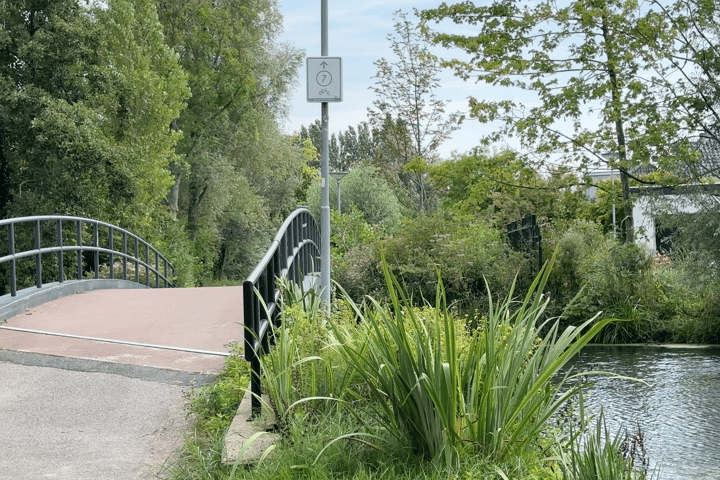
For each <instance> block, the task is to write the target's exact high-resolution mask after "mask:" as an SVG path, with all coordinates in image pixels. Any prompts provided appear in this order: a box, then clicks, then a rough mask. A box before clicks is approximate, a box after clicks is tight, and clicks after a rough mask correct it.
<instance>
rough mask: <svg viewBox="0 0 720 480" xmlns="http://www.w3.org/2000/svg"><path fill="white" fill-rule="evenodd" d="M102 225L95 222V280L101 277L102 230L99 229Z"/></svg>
mask: <svg viewBox="0 0 720 480" xmlns="http://www.w3.org/2000/svg"><path fill="white" fill-rule="evenodd" d="M99 228H100V226H99V225H98V223H97V222H93V247H95V252H94V253H95V255H94V258H95V280H97V279H98V278H100V252H99V251H98V248H100V232H99V231H98V230H99Z"/></svg>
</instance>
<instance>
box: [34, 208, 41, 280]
mask: <svg viewBox="0 0 720 480" xmlns="http://www.w3.org/2000/svg"><path fill="white" fill-rule="evenodd" d="M34 231H35V249H36V250H40V245H41V242H40V220H36V221H35V228H34ZM35 286H36V287H37V288H42V254H41V253H38V254H37V255H35Z"/></svg>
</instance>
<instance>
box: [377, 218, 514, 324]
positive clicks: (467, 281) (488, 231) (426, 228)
mask: <svg viewBox="0 0 720 480" xmlns="http://www.w3.org/2000/svg"><path fill="white" fill-rule="evenodd" d="M373 254H374V265H375V266H376V268H375V269H374V270H373V273H374V274H375V275H378V276H377V278H376V279H375V280H374V284H375V285H382V284H383V283H384V282H383V278H382V276H380V275H379V273H380V272H379V271H380V269H379V268H377V266H379V264H380V257H381V256H384V258H385V260H386V261H387V263H388V265H389V267H390V269H391V271H392V273H393V275H395V276H396V277H397V278H398V279H399V280H400V282H401V283H402V284H403V286H404V287H405V288H406V289H407V290H408V291H409V292H410V294H411V296H412V297H414V298H415V300H416V301H418V302H420V303H421V299H422V298H426V299H433V298H434V297H435V291H436V288H437V281H438V272H439V276H440V278H441V279H442V282H443V284H444V286H445V293H446V296H447V300H448V303H450V304H453V305H456V306H458V307H459V308H461V309H467V310H473V309H479V310H480V311H481V312H482V311H485V309H486V305H487V289H486V283H487V285H489V286H490V289H491V290H492V291H493V292H494V293H495V294H496V295H498V296H500V297H504V296H505V295H506V294H507V292H508V291H509V290H510V287H511V285H512V283H513V280H514V277H515V274H516V272H517V271H518V268H519V267H520V265H521V264H522V263H523V256H522V254H519V253H517V252H512V251H511V250H510V249H509V247H508V245H507V243H506V242H505V238H504V236H503V234H501V233H500V232H498V231H496V230H494V229H492V228H491V227H490V226H488V225H486V224H484V223H482V222H481V221H476V220H471V219H463V218H457V217H454V216H452V215H449V214H446V213H442V212H438V213H434V214H426V215H419V216H418V217H416V218H414V219H412V220H408V221H406V222H404V223H403V225H402V227H401V228H399V229H398V230H397V233H396V234H395V235H394V236H390V237H387V238H385V239H384V240H383V242H382V243H381V244H380V245H378V246H377V247H376V248H375V249H374V250H373Z"/></svg>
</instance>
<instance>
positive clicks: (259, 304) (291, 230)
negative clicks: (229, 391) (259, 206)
mask: <svg viewBox="0 0 720 480" xmlns="http://www.w3.org/2000/svg"><path fill="white" fill-rule="evenodd" d="M319 271H320V230H319V228H318V226H317V223H316V222H315V219H314V218H313V216H312V215H311V214H310V212H309V211H308V210H307V209H305V208H298V209H297V210H295V211H294V212H293V213H292V214H291V215H290V216H289V217H288V218H287V219H286V220H285V222H284V223H283V224H282V226H281V227H280V230H279V231H278V234H277V235H276V236H275V239H274V240H273V242H272V244H271V246H270V248H269V249H268V251H267V253H266V254H265V256H264V257H263V258H262V260H261V261H260V263H259V264H258V265H257V266H256V267H255V269H254V270H253V272H252V273H251V274H250V276H248V278H247V279H246V280H245V282H244V283H243V309H244V316H243V322H244V324H245V359H246V360H247V361H248V362H249V363H250V367H251V369H252V374H251V381H250V386H251V391H252V412H253V415H257V414H259V413H260V410H261V402H260V396H261V393H262V386H261V383H260V375H261V372H260V355H262V354H265V353H267V351H268V349H269V342H270V340H269V334H270V330H271V328H270V326H271V324H272V325H276V324H277V321H278V316H279V314H280V306H279V301H280V290H279V289H278V283H277V281H278V279H279V278H286V279H288V280H291V281H293V282H295V283H297V284H300V282H302V281H304V279H306V278H314V274H315V273H317V272H319Z"/></svg>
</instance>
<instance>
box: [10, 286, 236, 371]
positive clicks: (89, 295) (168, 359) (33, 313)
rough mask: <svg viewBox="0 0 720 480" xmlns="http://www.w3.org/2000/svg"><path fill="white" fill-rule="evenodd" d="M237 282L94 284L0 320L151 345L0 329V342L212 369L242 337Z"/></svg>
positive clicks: (30, 327) (23, 349)
mask: <svg viewBox="0 0 720 480" xmlns="http://www.w3.org/2000/svg"><path fill="white" fill-rule="evenodd" d="M241 323H242V287H211V288H183V289H140V290H97V291H93V292H86V293H81V294H77V295H72V296H69V297H64V298H61V299H58V300H53V301H51V302H49V303H45V304H43V305H40V306H38V307H35V308H32V309H30V310H28V311H27V312H26V313H25V314H24V315H18V316H15V317H12V318H10V319H8V321H7V323H5V324H3V326H4V327H11V328H17V329H22V330H33V331H42V332H49V333H55V334H63V335H70V336H80V337H92V338H99V339H107V340H114V341H119V342H131V343H140V344H147V345H154V346H157V347H162V346H166V347H173V348H181V349H187V350H196V351H179V350H171V349H165V348H150V347H147V346H133V345H127V344H119V343H108V342H99V341H94V340H87V339H78V338H71V337H67V336H55V335H45V334H38V333H26V332H21V331H13V330H7V329H0V347H2V348H3V349H6V350H13V351H21V352H34V353H42V354H47V355H56V356H61V357H74V358H84V359H94V360H100V361H107V362H115V363H126V364H133V365H142V366H148V367H159V368H167V369H173V370H181V371H187V372H196V373H210V374H214V373H217V372H218V371H219V370H220V369H221V368H222V366H223V364H224V362H225V356H222V355H217V354H213V353H212V352H217V353H220V354H223V353H224V354H226V353H227V352H229V348H228V346H227V345H228V344H229V343H231V342H238V343H240V344H242V340H243V330H242V326H241Z"/></svg>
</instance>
